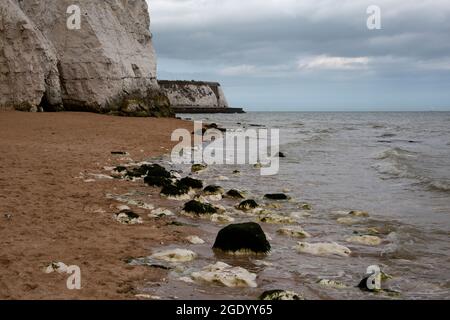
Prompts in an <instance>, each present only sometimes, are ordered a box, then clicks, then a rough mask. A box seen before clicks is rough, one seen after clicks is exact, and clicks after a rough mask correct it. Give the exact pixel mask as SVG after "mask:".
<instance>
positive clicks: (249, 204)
mask: <svg viewBox="0 0 450 320" xmlns="http://www.w3.org/2000/svg"><path fill="white" fill-rule="evenodd" d="M237 208H238V209H239V210H244V211H245V210H251V209H256V208H258V204H257V203H256V201H255V200H245V201H242V202H241V203H240V204H239V205H238V206H237Z"/></svg>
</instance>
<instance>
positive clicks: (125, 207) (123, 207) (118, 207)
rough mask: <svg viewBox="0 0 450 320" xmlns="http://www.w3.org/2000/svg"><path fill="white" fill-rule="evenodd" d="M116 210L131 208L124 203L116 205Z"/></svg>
mask: <svg viewBox="0 0 450 320" xmlns="http://www.w3.org/2000/svg"><path fill="white" fill-rule="evenodd" d="M117 210H119V211H125V210H131V208H130V207H129V206H126V205H118V206H117Z"/></svg>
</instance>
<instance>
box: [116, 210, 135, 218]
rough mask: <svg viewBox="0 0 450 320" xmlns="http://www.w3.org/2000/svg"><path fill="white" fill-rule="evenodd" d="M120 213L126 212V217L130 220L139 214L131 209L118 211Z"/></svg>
mask: <svg viewBox="0 0 450 320" xmlns="http://www.w3.org/2000/svg"><path fill="white" fill-rule="evenodd" d="M120 213H121V214H126V215H127V217H128V218H129V219H130V220H131V219H139V215H138V214H137V213H134V212H133V211H131V210H122V211H120Z"/></svg>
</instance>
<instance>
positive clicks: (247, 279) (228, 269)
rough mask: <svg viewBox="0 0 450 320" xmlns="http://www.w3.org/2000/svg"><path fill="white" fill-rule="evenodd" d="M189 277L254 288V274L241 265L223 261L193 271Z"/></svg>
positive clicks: (214, 282) (255, 285) (233, 286)
mask: <svg viewBox="0 0 450 320" xmlns="http://www.w3.org/2000/svg"><path fill="white" fill-rule="evenodd" d="M191 278H192V279H193V280H195V281H198V282H207V283H212V284H220V285H223V286H226V287H230V288H236V287H238V288H242V287H250V288H256V287H257V286H258V285H257V283H256V274H255V273H251V272H249V271H247V270H246V269H244V268H241V267H232V266H230V265H228V264H226V263H224V262H217V263H216V264H213V265H209V266H206V267H204V268H203V269H202V270H201V271H197V272H193V273H192V274H191Z"/></svg>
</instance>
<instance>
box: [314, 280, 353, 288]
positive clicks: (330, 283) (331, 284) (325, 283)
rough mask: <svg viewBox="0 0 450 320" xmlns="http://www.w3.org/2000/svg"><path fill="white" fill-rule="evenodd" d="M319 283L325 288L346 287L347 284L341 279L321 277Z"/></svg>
mask: <svg viewBox="0 0 450 320" xmlns="http://www.w3.org/2000/svg"><path fill="white" fill-rule="evenodd" d="M317 284H318V285H319V286H321V287H325V288H333V289H345V288H347V285H345V284H344V283H342V282H340V281H336V280H329V279H320V280H318V281H317Z"/></svg>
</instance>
